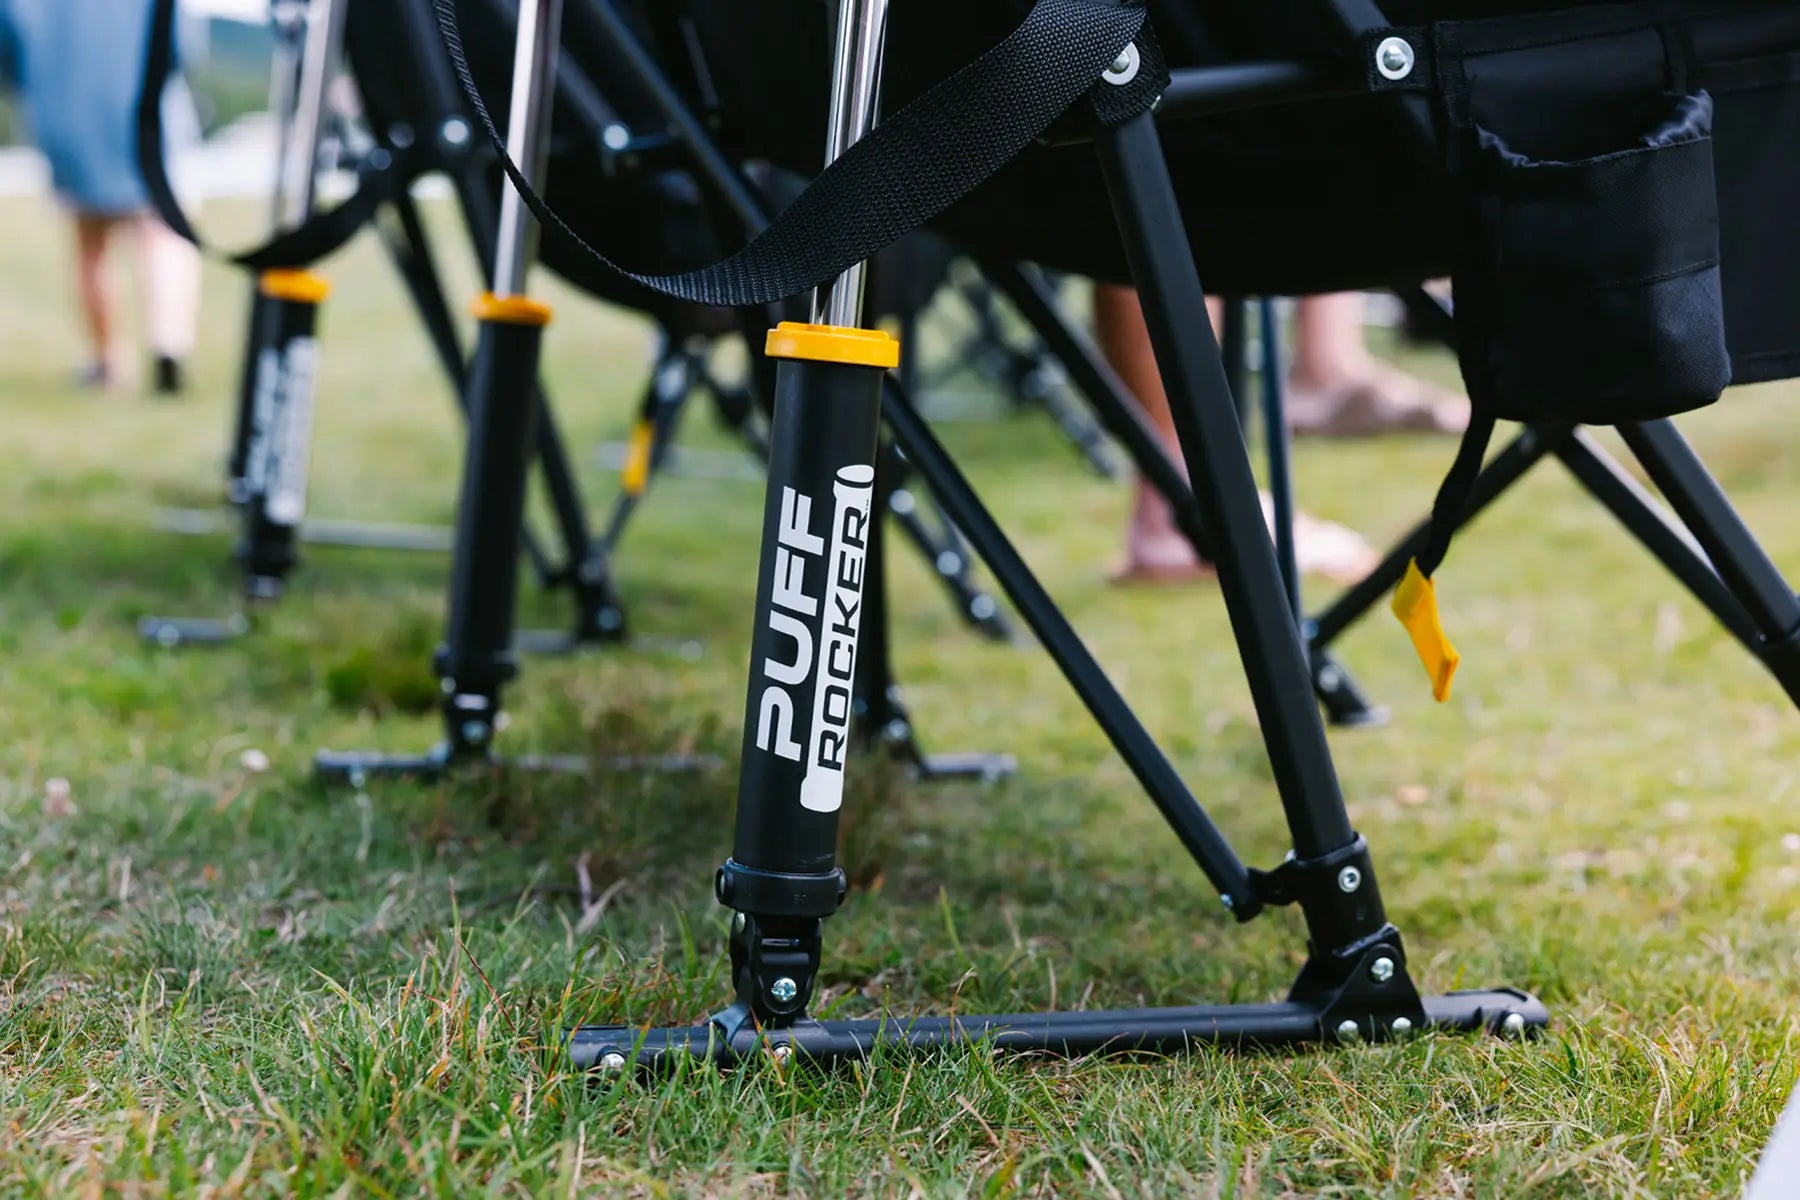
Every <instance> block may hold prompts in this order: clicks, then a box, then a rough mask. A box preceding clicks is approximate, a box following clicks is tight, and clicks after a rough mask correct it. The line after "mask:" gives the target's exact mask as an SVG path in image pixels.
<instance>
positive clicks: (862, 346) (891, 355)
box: [763, 321, 900, 371]
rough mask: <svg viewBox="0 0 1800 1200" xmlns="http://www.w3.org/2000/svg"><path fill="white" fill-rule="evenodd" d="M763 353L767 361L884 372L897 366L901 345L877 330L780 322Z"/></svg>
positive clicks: (770, 331) (888, 335)
mask: <svg viewBox="0 0 1800 1200" xmlns="http://www.w3.org/2000/svg"><path fill="white" fill-rule="evenodd" d="M763 352H764V353H765V354H767V355H768V356H769V357H770V358H800V359H805V360H807V361H809V362H826V363H840V364H842V365H844V366H848V367H880V368H881V369H882V370H884V371H891V370H893V369H894V368H895V367H897V366H899V365H900V343H899V342H898V341H896V340H895V339H894V337H893V335H891V334H888V333H884V332H882V331H881V330H879V329H844V328H841V327H839V326H837V325H806V324H802V323H801V322H798V321H783V322H782V323H781V324H779V325H777V326H776V327H775V328H773V329H771V330H769V340H768V342H767V343H766V344H765V345H764V347H763Z"/></svg>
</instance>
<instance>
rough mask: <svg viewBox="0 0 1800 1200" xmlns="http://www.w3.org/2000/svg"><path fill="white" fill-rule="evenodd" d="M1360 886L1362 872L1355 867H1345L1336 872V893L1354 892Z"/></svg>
mask: <svg viewBox="0 0 1800 1200" xmlns="http://www.w3.org/2000/svg"><path fill="white" fill-rule="evenodd" d="M1361 886H1362V872H1361V871H1359V870H1357V869H1356V868H1355V867H1345V868H1344V869H1343V870H1341V871H1339V872H1338V891H1340V892H1354V891H1355V890H1356V889H1357V888H1359V887H1361Z"/></svg>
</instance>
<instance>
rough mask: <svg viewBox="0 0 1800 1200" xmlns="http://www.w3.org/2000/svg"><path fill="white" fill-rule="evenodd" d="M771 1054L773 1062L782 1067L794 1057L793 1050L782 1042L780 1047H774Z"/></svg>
mask: <svg viewBox="0 0 1800 1200" xmlns="http://www.w3.org/2000/svg"><path fill="white" fill-rule="evenodd" d="M773 1053H774V1055H775V1061H776V1062H778V1063H780V1064H781V1065H782V1066H786V1065H787V1062H788V1060H789V1059H790V1058H792V1057H794V1048H793V1047H792V1046H790V1045H788V1044H787V1043H786V1042H783V1043H782V1044H781V1045H779V1046H777V1047H775V1049H774V1051H773Z"/></svg>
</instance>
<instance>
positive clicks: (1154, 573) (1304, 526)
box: [1094, 284, 1378, 583]
mask: <svg viewBox="0 0 1800 1200" xmlns="http://www.w3.org/2000/svg"><path fill="white" fill-rule="evenodd" d="M1207 315H1208V316H1209V317H1211V319H1212V327H1213V333H1214V336H1218V333H1219V330H1220V328H1221V326H1222V325H1223V324H1224V317H1225V306H1224V304H1223V302H1221V301H1220V300H1218V299H1216V298H1215V299H1208V301H1207ZM1094 332H1095V336H1096V338H1097V339H1098V341H1099V343H1100V349H1101V352H1102V353H1104V354H1105V355H1106V359H1107V361H1108V362H1109V363H1111V364H1112V368H1113V370H1115V371H1116V372H1118V375H1119V379H1120V380H1121V381H1122V382H1123V383H1124V384H1125V386H1126V387H1127V388H1128V389H1129V390H1130V391H1131V393H1132V395H1133V396H1135V397H1137V401H1138V403H1139V404H1140V405H1141V406H1142V407H1143V410H1144V414H1145V416H1147V417H1149V419H1150V423H1151V424H1152V425H1154V426H1155V427H1156V431H1157V434H1158V436H1159V437H1160V438H1161V439H1162V443H1163V445H1164V447H1165V448H1166V449H1167V450H1168V452H1169V456H1170V457H1171V458H1173V459H1174V460H1175V463H1176V465H1177V466H1178V467H1180V468H1181V470H1182V472H1183V474H1185V473H1186V465H1185V462H1184V458H1183V455H1182V453H1181V442H1180V439H1179V437H1178V436H1177V435H1176V432H1175V418H1174V415H1173V413H1171V411H1170V409H1169V396H1168V393H1167V392H1166V391H1165V390H1164V389H1163V382H1162V374H1161V372H1159V371H1158V370H1157V369H1156V354H1155V352H1154V350H1153V349H1152V347H1151V345H1150V332H1149V329H1148V328H1147V327H1146V326H1145V324H1144V311H1143V308H1142V307H1141V306H1140V305H1139V304H1138V298H1137V292H1136V291H1134V290H1133V289H1131V288H1128V287H1118V286H1115V285H1111V284H1096V285H1095V287H1094ZM1359 334H1360V330H1359ZM1262 506H1263V516H1264V519H1265V520H1266V519H1269V518H1270V517H1271V516H1272V513H1271V511H1270V510H1271V507H1272V505H1271V502H1270V498H1269V496H1268V494H1267V493H1264V494H1263V495H1262ZM1294 550H1295V557H1296V558H1298V559H1299V565H1300V569H1301V571H1303V572H1305V573H1308V574H1314V573H1316V574H1320V575H1323V576H1325V577H1326V578H1328V579H1331V580H1334V581H1336V582H1340V583H1351V582H1355V581H1356V580H1359V579H1361V578H1362V577H1363V576H1364V575H1366V574H1367V573H1368V572H1369V571H1370V570H1371V569H1373V567H1374V566H1375V564H1376V562H1377V561H1378V556H1377V555H1376V553H1375V548H1374V547H1373V546H1371V545H1370V544H1369V543H1368V542H1367V541H1366V540H1365V539H1364V538H1363V537H1362V535H1361V534H1358V533H1357V532H1356V531H1355V530H1352V529H1348V528H1346V527H1344V526H1342V525H1338V524H1335V523H1334V522H1331V521H1323V520H1320V519H1319V518H1317V517H1311V516H1308V515H1307V514H1305V513H1296V514H1295V516H1294ZM1210 571H1211V567H1210V565H1209V564H1206V563H1204V562H1202V561H1201V559H1200V557H1199V556H1198V555H1197V554H1195V553H1194V547H1193V544H1192V543H1191V542H1189V541H1188V540H1187V537H1186V536H1185V535H1184V534H1183V533H1182V532H1181V530H1180V529H1179V527H1177V526H1176V524H1175V515H1174V513H1173V512H1171V511H1170V508H1169V502H1168V501H1167V500H1165V499H1164V498H1163V496H1162V494H1161V493H1160V492H1158V491H1157V490H1156V489H1155V488H1153V487H1151V486H1150V483H1149V481H1148V480H1146V479H1145V478H1144V477H1143V476H1142V475H1139V476H1138V477H1137V480H1136V484H1135V487H1134V491H1133V496H1132V506H1131V521H1130V524H1129V525H1128V526H1127V527H1126V534H1125V562H1124V565H1123V566H1122V567H1121V568H1120V569H1119V571H1118V572H1117V573H1116V574H1115V578H1117V579H1118V580H1120V581H1122V582H1123V581H1146V582H1178V581H1181V580H1184V579H1192V578H1195V577H1196V576H1201V575H1205V574H1208V573H1210Z"/></svg>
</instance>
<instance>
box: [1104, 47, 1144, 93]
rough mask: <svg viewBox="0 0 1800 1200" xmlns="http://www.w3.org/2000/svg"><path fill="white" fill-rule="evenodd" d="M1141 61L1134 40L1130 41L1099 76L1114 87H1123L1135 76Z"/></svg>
mask: <svg viewBox="0 0 1800 1200" xmlns="http://www.w3.org/2000/svg"><path fill="white" fill-rule="evenodd" d="M1142 63H1143V59H1142V57H1141V56H1140V55H1139V54H1138V48H1137V44H1136V43H1135V42H1133V43H1130V44H1128V45H1126V47H1125V48H1124V49H1123V50H1121V51H1119V57H1117V58H1115V59H1113V65H1112V66H1110V67H1108V68H1107V69H1106V70H1105V71H1104V72H1103V73H1102V74H1101V76H1100V78H1102V79H1104V80H1106V82H1108V83H1110V84H1112V85H1113V86H1114V87H1124V86H1125V85H1126V84H1128V83H1130V82H1131V81H1132V80H1134V79H1136V78H1137V74H1138V67H1139V66H1140V65H1142Z"/></svg>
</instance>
